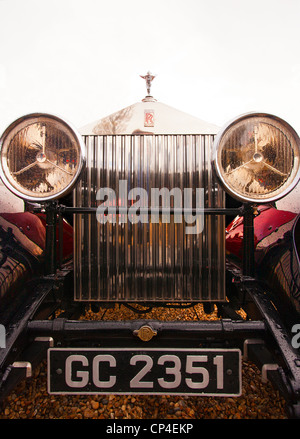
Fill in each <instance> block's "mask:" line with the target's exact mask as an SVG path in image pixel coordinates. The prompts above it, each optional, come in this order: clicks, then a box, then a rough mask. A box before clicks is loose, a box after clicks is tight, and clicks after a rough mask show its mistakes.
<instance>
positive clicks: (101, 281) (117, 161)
mask: <svg viewBox="0 0 300 439" xmlns="http://www.w3.org/2000/svg"><path fill="white" fill-rule="evenodd" d="M84 139H85V143H86V148H87V162H86V163H87V166H86V169H85V171H84V173H83V175H82V177H81V180H80V182H79V184H78V185H77V187H76V189H75V191H74V203H75V205H76V206H78V207H97V203H98V204H99V203H100V204H101V203H102V202H103V201H100V202H99V201H98V202H97V200H96V194H97V191H98V190H99V189H100V188H111V189H113V190H114V191H115V194H116V203H117V204H118V205H119V206H120V207H125V206H127V207H128V208H130V206H131V201H130V200H129V199H128V194H129V191H130V190H132V189H134V188H141V189H143V190H144V191H145V193H146V194H147V200H148V207H149V208H150V211H149V215H148V222H137V223H136V224H134V223H132V222H131V221H130V219H129V218H127V222H124V219H125V216H124V215H123V216H121V215H111V214H110V216H109V218H110V219H112V218H113V219H114V221H115V222H112V221H107V223H106V224H101V223H100V222H98V221H97V219H96V215H94V214H78V215H75V220H74V230H75V244H74V272H75V274H74V281H75V300H78V301H104V302H105V301H121V302H191V301H192V302H202V301H214V302H217V301H224V300H225V247H224V246H225V238H224V234H225V221H224V217H223V216H221V215H219V216H214V215H206V216H205V218H204V228H203V232H202V233H200V234H187V233H186V230H185V228H186V226H188V227H189V226H192V224H186V223H185V221H184V219H183V221H182V222H181V223H176V220H175V216H173V215H170V221H169V222H166V220H167V219H168V216H165V215H159V217H158V222H151V218H152V219H154V221H155V219H156V217H151V202H152V199H151V195H152V192H151V188H157V189H158V190H160V189H162V188H166V189H167V190H169V191H170V190H172V189H173V188H178V189H179V190H180V191H181V193H182V195H183V193H184V188H192V189H193V198H192V201H193V207H196V205H195V200H196V188H203V189H204V206H205V207H224V200H225V197H224V193H223V191H222V190H221V189H220V187H219V186H218V184H217V182H216V180H215V178H214V174H213V172H212V169H211V148H212V145H213V140H214V136H213V135H103V136H85V137H84ZM121 180H123V181H126V182H127V191H126V196H127V199H126V197H125V198H124V197H123V198H122V196H121V195H122V193H119V182H120V181H121ZM121 190H124V188H123V189H121ZM160 200H161V199H160ZM136 201H137V199H135V200H134V201H133V203H136ZM170 202H171V207H177V206H175V205H174V200H173V197H170ZM172 203H173V204H172ZM160 206H162V204H160ZM183 206H184V199H183V197H182V207H183ZM133 207H134V206H133ZM162 207H165V206H162ZM146 217H147V216H146Z"/></svg>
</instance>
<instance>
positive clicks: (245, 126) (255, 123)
mask: <svg viewBox="0 0 300 439" xmlns="http://www.w3.org/2000/svg"><path fill="white" fill-rule="evenodd" d="M213 162H214V168H215V170H216V173H217V176H218V177H219V180H220V182H221V184H222V185H223V186H224V188H225V190H226V191H227V192H228V193H229V194H230V195H231V196H233V197H235V198H237V199H238V200H241V201H248V202H254V203H267V202H272V201H275V200H278V199H279V198H282V197H284V196H285V195H286V194H287V193H289V192H290V191H291V190H292V189H293V188H294V187H295V186H296V184H297V183H298V181H299V178H300V139H299V137H298V135H297V133H296V132H295V131H294V129H293V128H292V127H291V126H290V125H289V124H288V123H286V122H285V121H283V120H282V119H280V118H278V117H276V116H273V115H269V114H262V113H249V114H245V115H243V116H240V117H238V118H237V119H234V120H233V121H232V122H230V123H229V124H228V125H227V126H226V127H225V128H224V129H223V130H221V132H220V133H219V134H218V135H217V137H216V140H215V143H214V157H213Z"/></svg>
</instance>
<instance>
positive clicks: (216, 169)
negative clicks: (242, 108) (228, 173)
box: [212, 111, 300, 204]
mask: <svg viewBox="0 0 300 439" xmlns="http://www.w3.org/2000/svg"><path fill="white" fill-rule="evenodd" d="M255 117H257V118H269V119H273V120H274V121H276V122H277V123H278V124H281V125H282V126H283V127H284V128H285V129H287V131H289V133H290V134H291V135H292V137H293V138H294V141H295V144H296V145H297V148H298V152H299V154H300V138H299V136H298V134H297V132H296V130H295V129H294V128H293V127H292V126H291V125H290V124H289V123H288V122H286V121H285V120H284V119H282V118H280V117H279V116H275V115H274V114H270V113H266V112H255V111H253V112H248V113H244V114H241V115H239V116H237V117H235V118H233V119H231V120H230V121H229V122H227V124H225V126H224V127H223V128H221V130H220V131H219V132H218V134H217V135H216V137H215V140H214V145H213V151H212V167H213V169H214V172H215V174H216V176H217V179H218V181H219V182H220V184H221V186H222V187H223V189H224V190H225V191H226V193H228V194H229V195H230V196H232V197H233V198H235V199H237V200H238V201H241V202H249V203H253V204H269V203H272V202H275V201H278V200H280V199H281V198H284V197H285V196H286V195H288V194H289V193H290V192H291V191H292V190H293V189H294V188H295V187H296V186H297V184H298V183H299V182H300V163H299V166H298V170H297V172H296V175H295V176H294V178H293V181H292V182H291V183H290V184H289V185H288V187H286V188H285V189H284V190H283V191H282V192H280V193H278V194H276V195H273V196H269V197H266V198H260V197H251V196H244V195H241V194H240V193H239V192H237V191H234V190H233V189H232V188H231V186H230V185H229V184H228V183H227V182H226V180H225V179H224V177H223V174H222V171H221V167H220V163H219V160H218V153H219V147H220V143H221V141H222V139H223V137H224V135H225V134H226V133H227V132H228V131H229V129H230V128H232V127H233V126H235V125H237V124H238V123H240V122H243V121H244V120H246V119H251V118H255Z"/></svg>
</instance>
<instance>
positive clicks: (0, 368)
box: [0, 93, 300, 418]
mask: <svg viewBox="0 0 300 439" xmlns="http://www.w3.org/2000/svg"><path fill="white" fill-rule="evenodd" d="M0 143H1V145H0V147H1V157H0V168H1V179H2V181H3V183H4V185H5V186H3V187H2V189H3V190H4V191H7V190H9V191H10V192H11V193H12V194H13V195H14V196H15V197H16V198H15V201H14V202H13V203H12V204H9V205H8V206H7V207H6V208H5V206H6V204H5V203H6V202H7V200H8V195H7V193H6V195H5V196H4V195H3V196H2V197H3V198H2V201H3V202H2V201H1V202H2V205H1V207H2V209H1V212H2V213H1V215H0V236H1V271H0V274H1V284H0V323H1V331H2V332H1V337H0V395H1V399H3V398H5V397H6V396H7V395H8V394H9V392H11V390H12V389H13V387H14V386H15V385H16V384H17V383H18V382H19V380H21V379H25V378H26V377H30V376H31V374H32V371H33V369H34V367H35V365H36V364H38V363H39V362H40V361H41V360H42V359H43V358H47V361H48V391H49V393H50V394H51V393H54V394H75V393H80V394H91V393H103V394H109V393H112V394H122V393H131V394H132V393H137V394H149V393H155V394H162V393H167V394H186V395H200V396H203V395H207V396H211V395H214V396H220V397H221V396H239V395H241V388H242V387H241V385H242V377H241V365H242V358H244V359H250V360H251V361H254V362H255V363H256V364H257V365H258V366H259V367H260V368H261V374H262V379H263V380H268V379H269V380H271V381H272V383H273V385H274V386H275V387H276V388H277V389H279V391H280V392H281V394H282V395H283V396H284V398H285V400H286V402H287V410H288V416H289V417H291V418H299V417H300V405H299V400H300V352H299V346H300V342H299V340H300V336H299V334H300V277H299V276H300V275H299V230H300V223H299V212H300V209H299V201H298V200H299V198H298V197H297V189H298V186H297V183H298V181H299V177H300V160H299V159H300V141H299V138H298V135H297V134H296V132H295V131H294V129H293V128H292V127H291V126H290V125H289V124H288V123H286V122H285V121H283V120H282V119H280V118H279V117H276V116H274V115H270V114H265V113H249V114H244V115H242V116H239V117H237V118H236V119H234V120H232V121H230V122H229V123H228V124H227V125H226V126H225V127H224V128H222V129H219V128H218V127H216V126H214V125H212V124H208V123H205V122H203V121H200V120H198V119H197V118H192V117H190V116H189V115H187V114H185V113H182V112H180V111H178V110H175V109H173V108H171V107H168V106H166V105H164V104H162V103H160V102H158V101H156V100H155V99H154V98H153V97H152V96H151V95H150V94H149V93H148V95H147V96H146V97H145V98H144V99H143V100H142V101H141V102H138V103H137V104H134V105H132V106H130V107H128V108H125V109H123V110H121V111H120V112H117V113H115V114H113V115H111V116H108V117H107V118H104V119H101V120H100V121H96V122H95V123H93V124H91V125H89V126H86V127H84V128H83V129H82V130H81V131H80V132H79V131H77V129H75V128H74V127H73V126H72V125H71V124H69V123H67V122H66V121H65V120H64V119H62V118H60V117H57V116H54V115H50V114H41V113H36V114H29V115H26V116H24V117H21V118H19V119H17V120H16V121H15V122H13V123H12V124H11V125H10V126H9V127H8V128H7V129H6V130H5V131H4V133H3V135H2V137H1V140H0ZM295 194H296V195H295ZM284 200H288V201H289V204H286V205H288V206H292V207H291V208H290V207H288V208H286V207H284ZM20 202H21V203H22V204H21V206H20ZM280 203H283V204H280ZM199 303H201V304H203V307H204V309H205V311H206V313H210V312H211V310H212V309H213V307H217V309H218V315H219V317H220V319H218V320H213V321H212V320H209V319H207V320H199V321H179V320H176V321H161V320H160V321H158V320H153V319H148V318H147V312H148V311H149V310H151V309H153V308H154V307H174V308H176V307H191V306H195V304H199ZM116 304H124V305H126V306H129V307H130V308H131V309H133V310H135V312H136V314H137V319H135V320H122V321H118V320H115V321H111V320H101V319H100V320H84V319H82V318H80V316H82V314H83V312H84V310H85V309H86V307H90V306H92V307H93V309H94V310H99V308H100V307H103V308H105V307H113V306H115V305H116ZM240 309H242V310H243V312H244V316H241V313H240V312H239V310H240ZM58 311H59V313H58Z"/></svg>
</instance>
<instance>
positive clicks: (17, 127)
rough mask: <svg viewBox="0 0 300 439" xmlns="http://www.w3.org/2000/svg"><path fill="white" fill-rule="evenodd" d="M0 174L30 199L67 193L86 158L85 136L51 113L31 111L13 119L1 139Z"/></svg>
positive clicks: (4, 180) (17, 193) (20, 193)
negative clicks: (83, 139) (82, 136)
mask: <svg viewBox="0 0 300 439" xmlns="http://www.w3.org/2000/svg"><path fill="white" fill-rule="evenodd" d="M0 152H1V158H0V160H1V162H0V164H1V166H0V176H1V179H2V181H3V182H4V184H5V185H6V186H7V187H8V188H9V189H10V190H11V191H12V192H13V193H14V194H15V195H17V196H19V197H21V198H23V199H24V200H27V201H35V202H43V201H47V200H52V199H56V198H59V197H61V196H63V195H65V194H67V193H68V192H69V191H70V190H71V189H72V188H73V186H74V184H75V182H76V180H77V178H78V177H79V175H80V172H81V170H82V167H83V164H84V161H85V145H84V143H83V141H82V139H81V136H80V135H79V134H78V133H77V132H76V131H75V129H74V128H72V127H71V126H70V125H69V124H68V123H66V122H65V121H63V120H62V119H60V118H58V117H57V116H53V115H49V114H40V113H36V114H29V115H27V116H24V117H21V118H20V119H18V120H16V121H15V122H13V123H12V124H11V125H10V126H9V127H8V128H7V129H6V130H5V132H4V133H3V135H2V137H1V139H0Z"/></svg>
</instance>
